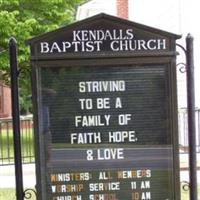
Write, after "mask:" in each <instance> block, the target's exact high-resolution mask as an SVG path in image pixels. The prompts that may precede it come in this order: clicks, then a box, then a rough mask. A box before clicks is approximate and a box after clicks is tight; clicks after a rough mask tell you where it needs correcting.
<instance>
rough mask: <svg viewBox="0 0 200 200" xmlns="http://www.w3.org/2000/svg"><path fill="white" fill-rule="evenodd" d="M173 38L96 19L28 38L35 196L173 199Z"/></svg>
mask: <svg viewBox="0 0 200 200" xmlns="http://www.w3.org/2000/svg"><path fill="white" fill-rule="evenodd" d="M178 38H180V37H179V36H178V35H175V34H172V33H168V32H165V31H161V30H158V29H154V28H151V27H147V26H144V25H141V24H137V23H134V22H130V21H127V20H124V19H120V18H116V17H113V16H109V15H105V14H100V15H97V16H94V17H91V18H88V19H86V20H83V21H80V22H76V23H74V24H71V25H68V26H66V27H63V28H60V29H58V30H55V31H52V32H49V33H46V34H43V35H41V36H38V37H36V38H33V39H30V40H29V41H28V43H29V44H30V46H31V64H32V80H33V81H32V83H33V97H34V101H33V102H34V118H35V119H34V124H35V143H36V173H37V198H38V199H39V200H50V199H51V200H143V199H146V200H151V199H152V200H175V199H176V200H179V199H180V196H179V165H178V135H177V134H178V131H177V102H176V100H177V99H176V96H177V95H176V68H175V60H176V52H175V42H176V39H178Z"/></svg>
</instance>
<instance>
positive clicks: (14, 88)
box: [9, 37, 24, 200]
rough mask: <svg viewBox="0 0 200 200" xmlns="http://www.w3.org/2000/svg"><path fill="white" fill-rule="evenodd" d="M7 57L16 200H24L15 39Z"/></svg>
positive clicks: (12, 40) (11, 39)
mask: <svg viewBox="0 0 200 200" xmlns="http://www.w3.org/2000/svg"><path fill="white" fill-rule="evenodd" d="M9 55H10V69H11V72H10V74H11V93H12V118H13V134H14V156H15V180H16V197H17V200H23V199H24V192H23V175H22V158H21V142H20V118H19V97H18V81H17V78H18V70H17V42H16V40H15V38H13V37H12V38H10V40H9Z"/></svg>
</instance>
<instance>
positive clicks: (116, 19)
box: [27, 13, 181, 45]
mask: <svg viewBox="0 0 200 200" xmlns="http://www.w3.org/2000/svg"><path fill="white" fill-rule="evenodd" d="M102 20H103V21H104V22H106V21H107V22H112V23H117V24H121V25H125V26H131V27H134V28H137V29H140V30H143V31H147V32H151V33H154V34H158V35H162V36H165V37H170V38H174V39H180V38H181V36H180V35H177V34H174V33H170V32H168V31H163V30H160V29H157V28H152V27H149V26H146V25H143V24H139V23H136V22H132V21H129V20H126V19H122V18H119V17H115V16H111V15H108V14H104V13H100V14H98V15H95V16H93V17H90V18H87V19H84V20H81V21H78V22H75V23H72V24H69V25H67V26H64V27H61V28H59V29H56V30H53V31H50V32H47V33H44V34H41V35H39V36H36V37H33V38H31V39H29V40H27V43H28V44H30V45H32V44H33V43H35V42H39V41H41V40H44V39H45V38H46V39H47V38H52V37H56V36H57V35H59V34H60V33H62V32H67V31H68V30H71V29H77V28H79V29H81V28H85V27H89V26H90V25H91V24H95V23H96V24H98V22H100V21H102Z"/></svg>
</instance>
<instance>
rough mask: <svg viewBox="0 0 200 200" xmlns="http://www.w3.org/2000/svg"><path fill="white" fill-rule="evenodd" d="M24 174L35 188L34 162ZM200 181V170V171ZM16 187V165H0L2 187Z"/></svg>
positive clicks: (184, 177)
mask: <svg viewBox="0 0 200 200" xmlns="http://www.w3.org/2000/svg"><path fill="white" fill-rule="evenodd" d="M187 158H188V156H187V155H181V159H180V160H181V165H184V167H185V166H187ZM199 161H200V155H198V166H199ZM23 174H24V177H23V178H24V179H23V182H24V187H25V188H34V187H35V182H36V181H35V165H34V164H24V165H23ZM197 177H198V183H200V170H199V171H198V175H197ZM180 179H181V181H188V180H189V176H188V171H181V173H180ZM14 187H15V169H14V165H8V166H0V188H14Z"/></svg>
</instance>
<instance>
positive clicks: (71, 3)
mask: <svg viewBox="0 0 200 200" xmlns="http://www.w3.org/2000/svg"><path fill="white" fill-rule="evenodd" d="M84 1H85V0H0V47H1V49H6V50H7V49H8V41H9V38H10V37H11V36H14V37H15V38H16V40H17V42H18V63H19V64H18V66H19V69H20V71H21V74H20V79H19V81H20V83H19V85H20V88H21V89H20V96H21V101H20V102H21V106H22V107H23V109H26V108H24V106H25V107H28V106H29V105H25V104H26V102H28V101H26V99H25V97H27V96H30V63H29V47H28V46H27V45H26V40H27V39H29V38H31V37H34V36H37V35H39V34H42V33H44V32H48V31H51V30H53V29H56V28H58V27H60V26H64V25H67V24H69V23H70V22H72V21H73V20H74V16H75V9H76V6H77V5H78V4H80V3H83V2H84ZM0 80H1V81H2V80H3V82H5V83H7V84H9V82H10V78H9V55H8V51H3V52H1V53H0ZM29 102H30V101H29ZM28 104H30V103H28Z"/></svg>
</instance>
